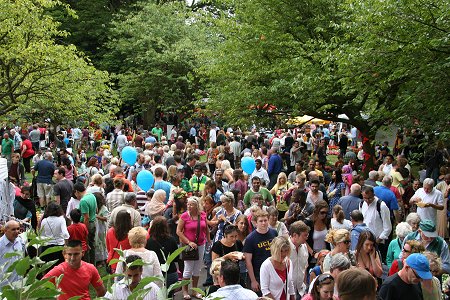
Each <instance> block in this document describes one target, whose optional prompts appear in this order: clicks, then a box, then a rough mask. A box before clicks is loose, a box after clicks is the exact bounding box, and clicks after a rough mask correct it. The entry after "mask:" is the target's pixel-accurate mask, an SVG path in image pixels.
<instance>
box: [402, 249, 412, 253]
mask: <svg viewBox="0 0 450 300" xmlns="http://www.w3.org/2000/svg"><path fill="white" fill-rule="evenodd" d="M402 251H403V252H405V253H411V250H406V249H405V248H403V249H402Z"/></svg>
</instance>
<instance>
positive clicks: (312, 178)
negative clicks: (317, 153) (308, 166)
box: [308, 171, 319, 181]
mask: <svg viewBox="0 0 450 300" xmlns="http://www.w3.org/2000/svg"><path fill="white" fill-rule="evenodd" d="M308 177H309V181H311V180H314V179H316V180H319V175H318V174H317V172H316V171H311V172H309V173H308Z"/></svg>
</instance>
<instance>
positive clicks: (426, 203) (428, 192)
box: [409, 178, 444, 224]
mask: <svg viewBox="0 0 450 300" xmlns="http://www.w3.org/2000/svg"><path fill="white" fill-rule="evenodd" d="M409 203H414V204H416V205H417V214H418V215H419V217H420V219H421V220H432V221H433V222H434V223H435V224H437V222H436V221H437V219H436V218H437V211H438V210H443V209H444V197H443V196H442V193H441V192H440V191H439V190H437V189H435V188H434V180H433V179H431V178H426V179H425V180H424V181H423V188H420V189H418V190H417V191H416V192H415V194H414V196H412V197H411V200H409Z"/></svg>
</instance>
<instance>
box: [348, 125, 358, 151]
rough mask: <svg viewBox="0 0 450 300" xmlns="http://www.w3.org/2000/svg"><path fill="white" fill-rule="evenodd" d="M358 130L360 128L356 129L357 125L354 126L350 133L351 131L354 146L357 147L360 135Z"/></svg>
mask: <svg viewBox="0 0 450 300" xmlns="http://www.w3.org/2000/svg"><path fill="white" fill-rule="evenodd" d="M357 132H358V130H357V129H356V127H352V129H350V133H351V136H352V146H353V147H355V146H356V143H357V137H358V135H357Z"/></svg>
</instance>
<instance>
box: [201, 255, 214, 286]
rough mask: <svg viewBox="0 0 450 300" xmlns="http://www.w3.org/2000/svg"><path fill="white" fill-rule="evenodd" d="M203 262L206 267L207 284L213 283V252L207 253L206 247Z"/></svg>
mask: <svg viewBox="0 0 450 300" xmlns="http://www.w3.org/2000/svg"><path fill="white" fill-rule="evenodd" d="M203 262H204V263H205V265H206V280H205V282H207V283H211V284H212V283H213V278H212V276H211V274H210V273H209V269H210V268H211V264H212V256H211V250H209V252H208V251H206V247H205V255H204V256H203Z"/></svg>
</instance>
